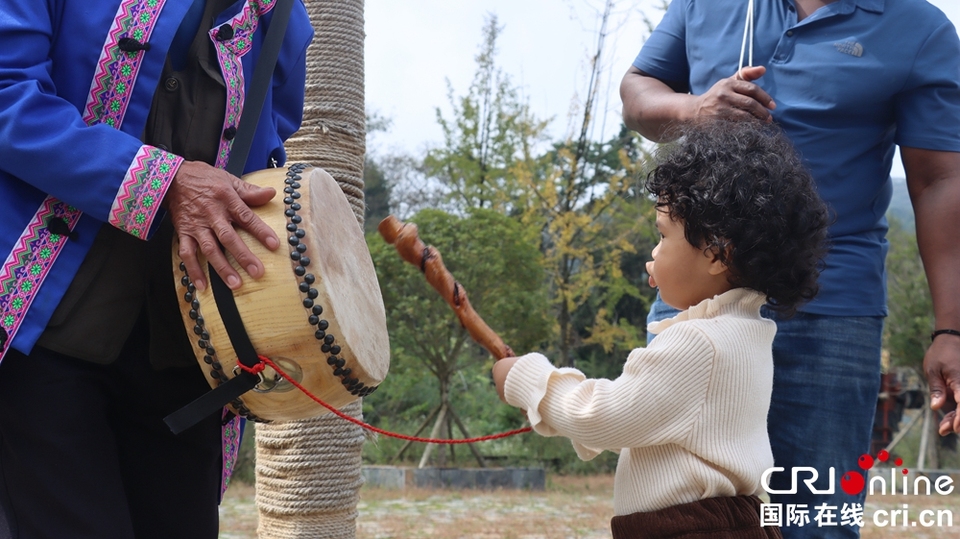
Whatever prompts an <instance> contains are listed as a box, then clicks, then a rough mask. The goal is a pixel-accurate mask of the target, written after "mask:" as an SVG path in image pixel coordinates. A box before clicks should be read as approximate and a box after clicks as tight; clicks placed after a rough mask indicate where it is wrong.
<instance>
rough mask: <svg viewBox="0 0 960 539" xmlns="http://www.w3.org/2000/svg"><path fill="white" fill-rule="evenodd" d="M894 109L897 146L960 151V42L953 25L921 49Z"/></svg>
mask: <svg viewBox="0 0 960 539" xmlns="http://www.w3.org/2000/svg"><path fill="white" fill-rule="evenodd" d="M895 106H896V114H897V134H896V142H897V144H899V145H901V146H906V147H911V148H922V149H925V150H938V151H952V152H957V151H960V127H958V126H960V38H958V37H957V30H956V28H954V26H953V24H951V23H950V21H948V20H945V21H944V22H943V23H942V24H941V25H940V26H939V27H938V28H936V29H935V30H934V31H933V32H931V33H930V35H929V36H928V37H927V39H926V41H925V42H924V43H923V45H922V46H921V47H920V49H919V51H918V52H917V56H916V58H915V59H914V65H913V69H912V70H911V73H910V76H909V77H908V79H907V82H906V84H905V85H904V88H903V90H902V91H901V92H900V93H899V94H898V95H897V97H896V101H895Z"/></svg>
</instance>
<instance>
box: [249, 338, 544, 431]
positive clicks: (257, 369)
mask: <svg viewBox="0 0 960 539" xmlns="http://www.w3.org/2000/svg"><path fill="white" fill-rule="evenodd" d="M258 357H259V358H260V363H259V364H257V365H255V366H253V367H247V366H246V365H244V364H243V363H238V364H237V365H238V366H239V367H240V368H241V369H243V370H245V371H247V372H249V373H251V374H260V373H261V372H263V370H264V369H265V368H266V367H267V366H268V365H269V366H270V367H271V368H272V369H273V370H275V371H277V372H278V373H280V376H282V377H283V378H284V380H286V381H288V382H290V383H291V384H293V385H294V387H296V388H297V389H299V390H300V391H302V392H303V394H304V395H306V396H308V397H310V398H311V399H313V400H314V401H315V402H316V403H317V404H319V405H321V406H323V407H324V408H326V409H327V410H330V411H331V412H333V413H334V414H336V415H337V416H339V417H341V418H343V419H346V420H347V421H349V422H351V423H355V424H357V425H360V426H361V427H363V428H365V429H367V430H370V431H373V432H376V433H377V434H382V435H384V436H389V437H391V438H399V439H401V440H407V441H410V442H422V443H426V444H472V443H475V442H486V441H488V440H499V439H500V438H506V437H508V436H513V435H515V434H523V433H524V432H530V431H531V430H533V429H531V428H530V427H523V428H521V429H514V430H511V431H507V432H501V433H499V434H491V435H489V436H480V437H478V438H462V439H459V440H444V439H440V438H420V437H417V436H407V435H405V434H398V433H396V432H390V431H386V430H383V429H380V428H377V427H374V426H373V425H371V424H369V423H364V422H363V421H360V420H359V419H356V418H354V417H350V416H348V415H347V414H344V413H343V412H341V411H340V410H337V409H336V408H334V407H333V406H331V405H329V404H327V403H325V402H323V401H322V400H320V398H319V397H317V396H315V395H313V394H312V393H310V392H309V391H308V390H307V388H305V387H303V386H302V385H300V383H299V382H297V381H296V380H294V379H293V378H291V377H290V376H289V375H287V373H285V372H283V371H282V370H281V369H280V367H278V366H277V364H276V363H274V362H273V361H271V360H270V358H268V357H264V356H258Z"/></svg>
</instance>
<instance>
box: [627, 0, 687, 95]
mask: <svg viewBox="0 0 960 539" xmlns="http://www.w3.org/2000/svg"><path fill="white" fill-rule="evenodd" d="M687 7H688V0H673V1H672V2H670V6H669V7H668V8H667V12H666V13H665V14H664V15H663V19H661V21H660V24H658V25H657V27H656V28H655V29H654V30H653V33H652V34H650V37H649V38H647V41H646V42H645V43H644V44H643V47H642V48H641V49H640V54H638V55H637V58H636V59H635V60H634V61H633V66H634V67H636V68H637V69H639V70H641V71H643V72H644V73H647V74H648V75H651V76H653V77H654V78H657V79H660V80H663V81H671V82H683V83H687V82H688V81H689V79H690V65H689V64H688V63H687V42H686V35H687V31H686V26H687V24H686V11H687Z"/></svg>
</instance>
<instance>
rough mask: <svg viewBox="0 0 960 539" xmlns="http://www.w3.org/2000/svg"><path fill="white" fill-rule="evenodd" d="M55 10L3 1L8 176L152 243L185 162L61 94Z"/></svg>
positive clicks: (0, 131)
mask: <svg viewBox="0 0 960 539" xmlns="http://www.w3.org/2000/svg"><path fill="white" fill-rule="evenodd" d="M47 5H48V3H47V2H14V1H9V0H3V1H2V2H0V13H3V16H0V156H4V159H3V160H2V162H0V172H2V173H3V174H2V175H3V176H6V178H4V179H11V177H12V178H16V179H17V180H19V181H20V182H24V183H26V184H29V185H31V186H33V187H35V188H36V189H38V190H40V191H42V192H43V193H46V194H49V195H52V196H53V197H55V198H57V199H59V200H61V201H63V202H65V203H67V204H69V205H70V206H72V207H74V208H76V209H78V210H80V211H81V212H83V213H85V214H88V215H90V216H91V217H93V218H95V219H98V220H100V221H103V222H108V223H110V224H111V225H113V226H115V227H117V228H119V229H121V230H124V231H125V232H127V233H130V234H132V235H135V236H138V237H141V238H144V239H145V238H146V236H148V235H149V233H150V232H151V231H152V230H155V228H156V226H155V225H156V223H157V222H158V221H159V219H157V216H158V215H160V214H162V212H161V211H160V201H161V200H162V198H163V196H164V194H165V193H166V189H167V187H169V185H170V183H171V182H172V180H173V177H174V175H175V174H176V172H177V169H178V168H179V166H180V163H181V162H182V159H181V158H180V157H178V156H175V155H173V154H170V153H168V152H165V151H163V150H160V149H158V148H155V147H152V146H145V145H143V143H142V142H141V141H140V140H139V139H138V138H137V137H135V136H132V135H130V134H128V133H124V132H122V131H120V130H119V129H116V128H114V127H112V126H110V125H107V124H94V123H92V122H91V124H88V122H85V121H84V119H83V117H82V116H81V111H80V107H81V106H83V104H78V103H71V102H70V101H68V100H67V99H65V98H63V97H62V96H60V95H58V93H57V87H56V84H55V82H54V79H53V75H52V70H53V66H54V59H52V58H51V43H52V40H53V39H54V38H55V36H54V27H53V24H52V22H51V14H50V12H49V11H48V8H47ZM60 38H61V39H66V37H64V36H62V35H61V36H60ZM140 54H143V52H141V53H140Z"/></svg>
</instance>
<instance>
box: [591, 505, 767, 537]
mask: <svg viewBox="0 0 960 539" xmlns="http://www.w3.org/2000/svg"><path fill="white" fill-rule="evenodd" d="M610 527H611V529H612V531H613V539H782V538H783V536H782V535H781V534H780V528H777V527H769V526H767V527H760V498H757V497H756V496H736V497H724V498H707V499H705V500H700V501H696V502H691V503H685V504H683V505H675V506H673V507H667V508H665V509H660V510H659V511H650V512H644V513H633V514H630V515H623V516H617V517H613V520H611V521H610Z"/></svg>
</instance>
